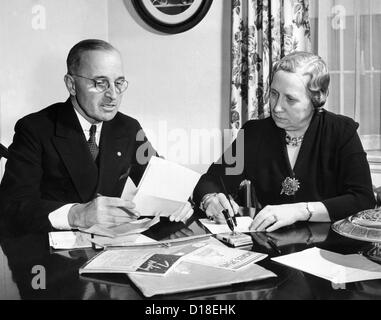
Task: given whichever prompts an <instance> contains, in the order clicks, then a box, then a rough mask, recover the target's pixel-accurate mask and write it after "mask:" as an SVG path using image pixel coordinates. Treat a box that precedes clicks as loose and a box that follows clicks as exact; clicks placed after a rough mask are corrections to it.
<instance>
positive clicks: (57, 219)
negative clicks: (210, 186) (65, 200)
mask: <svg viewBox="0 0 381 320" xmlns="http://www.w3.org/2000/svg"><path fill="white" fill-rule="evenodd" d="M74 205H75V203H69V204H65V205H64V206H62V207H60V208H58V209H57V210H54V211H53V212H51V213H49V216H48V218H49V221H50V223H51V224H52V226H53V228H55V229H58V230H71V229H72V228H71V227H70V224H69V211H70V209H71V207H72V206H74Z"/></svg>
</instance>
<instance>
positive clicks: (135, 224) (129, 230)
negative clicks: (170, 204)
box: [81, 215, 160, 238]
mask: <svg viewBox="0 0 381 320" xmlns="http://www.w3.org/2000/svg"><path fill="white" fill-rule="evenodd" d="M159 221H160V217H159V216H158V215H157V216H156V217H154V218H153V219H148V218H145V219H140V220H135V221H131V222H128V223H124V224H121V225H117V226H112V227H106V226H104V225H101V224H95V225H93V226H92V227H90V228H88V229H81V231H82V232H84V233H90V234H94V235H99V236H104V237H111V238H116V237H121V236H127V235H130V234H139V233H142V232H144V231H146V230H148V229H149V228H151V227H152V226H153V225H155V224H156V223H158V222H159Z"/></svg>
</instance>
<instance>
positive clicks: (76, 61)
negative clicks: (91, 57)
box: [66, 39, 118, 74]
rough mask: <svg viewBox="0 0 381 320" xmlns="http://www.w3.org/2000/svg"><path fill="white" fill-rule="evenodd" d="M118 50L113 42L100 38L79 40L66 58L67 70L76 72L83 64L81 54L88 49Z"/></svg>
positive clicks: (71, 72)
mask: <svg viewBox="0 0 381 320" xmlns="http://www.w3.org/2000/svg"><path fill="white" fill-rule="evenodd" d="M98 50H100V51H118V50H117V49H115V48H114V47H113V46H112V45H111V44H109V43H108V42H106V41H103V40H99V39H86V40H82V41H80V42H78V43H77V44H76V45H75V46H74V47H73V48H71V49H70V52H69V54H68V56H67V59H66V65H67V72H68V73H69V74H75V73H76V72H77V70H78V68H79V66H80V64H81V56H82V54H83V53H84V52H86V51H98Z"/></svg>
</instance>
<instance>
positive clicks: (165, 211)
mask: <svg viewBox="0 0 381 320" xmlns="http://www.w3.org/2000/svg"><path fill="white" fill-rule="evenodd" d="M200 176H201V175H200V174H199V173H198V172H195V171H193V170H190V169H188V168H186V167H183V166H181V165H179V164H177V163H174V162H171V161H168V160H164V159H161V158H158V157H152V158H151V160H150V162H149V163H148V165H147V168H146V170H145V171H144V174H143V177H142V179H141V180H140V183H139V186H138V187H137V190H136V191H134V190H133V187H132V186H131V181H130V180H127V183H126V185H125V189H124V191H123V193H122V198H123V199H126V200H131V198H132V196H131V194H133V193H136V194H135V195H134V196H133V199H132V201H133V202H134V203H135V205H136V207H135V210H136V211H138V212H139V213H140V214H141V215H142V216H156V215H157V214H159V215H160V216H164V217H168V216H170V215H171V214H172V213H174V212H176V211H177V210H179V209H181V208H182V207H183V206H184V204H185V203H186V201H187V200H188V198H189V197H190V196H191V195H192V193H193V189H194V188H195V186H196V184H197V182H198V181H199V179H200Z"/></svg>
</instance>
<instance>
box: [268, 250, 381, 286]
mask: <svg viewBox="0 0 381 320" xmlns="http://www.w3.org/2000/svg"><path fill="white" fill-rule="evenodd" d="M272 260H274V261H276V262H278V263H281V264H284V265H286V266H289V267H292V268H295V269H298V270H301V271H304V272H307V273H310V274H313V275H315V276H318V277H321V278H324V279H327V280H329V281H331V282H333V283H335V284H343V283H349V282H356V281H365V280H372V279H381V266H380V265H379V264H377V263H375V262H372V261H370V260H369V259H367V258H365V257H364V256H362V255H360V254H349V255H343V254H338V253H335V252H331V251H327V250H323V249H319V248H316V247H315V248H311V249H307V250H304V251H301V252H297V253H292V254H288V255H284V256H280V257H276V258H272Z"/></svg>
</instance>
